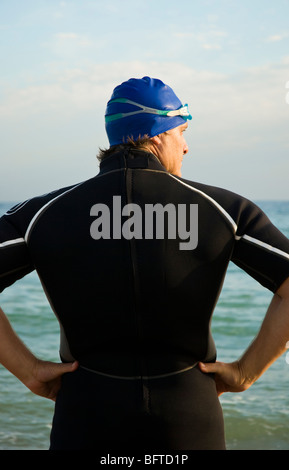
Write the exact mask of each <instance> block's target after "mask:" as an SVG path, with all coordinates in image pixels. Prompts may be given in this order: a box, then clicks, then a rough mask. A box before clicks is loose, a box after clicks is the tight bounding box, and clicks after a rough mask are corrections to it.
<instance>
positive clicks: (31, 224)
mask: <svg viewBox="0 0 289 470" xmlns="http://www.w3.org/2000/svg"><path fill="white" fill-rule="evenodd" d="M82 184H84V182H82V183H79V184H76V185H75V186H73V187H72V188H70V189H68V190H67V191H64V193H61V194H58V196H56V197H54V198H53V199H51V200H50V201H48V202H47V203H46V204H44V206H42V207H41V209H39V211H38V212H36V214H35V215H34V216H33V218H32V219H31V221H30V223H29V225H28V227H27V230H26V233H25V236H24V240H25V242H26V243H27V242H28V238H29V235H30V232H31V230H32V228H33V226H34V224H35V222H36V220H37V219H38V218H39V217H40V216H41V214H42V213H43V212H44V211H45V210H46V209H47V208H48V207H49V206H50V205H51V204H53V203H54V202H55V201H56V200H57V199H59V198H61V197H62V196H64V195H65V194H67V193H69V192H71V191H73V190H74V189H75V188H78V186H80V185H82Z"/></svg>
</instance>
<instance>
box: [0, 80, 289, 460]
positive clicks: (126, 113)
mask: <svg viewBox="0 0 289 470" xmlns="http://www.w3.org/2000/svg"><path fill="white" fill-rule="evenodd" d="M190 118H191V115H190V113H189V110H188V106H187V105H183V104H182V102H181V101H180V100H179V98H178V97H177V96H176V94H175V93H174V91H173V90H172V89H171V88H170V87H169V86H168V85H166V84H165V83H163V82H162V81H161V80H159V79H153V78H150V77H143V78H141V79H136V78H133V79H129V80H127V81H126V82H123V83H122V84H120V85H118V86H117V87H116V88H115V89H114V91H113V94H112V97H111V99H110V100H109V101H108V104H107V109H106V114H105V120H106V124H105V125H106V132H107V135H108V138H109V143H110V146H109V148H108V149H106V150H105V149H102V150H101V151H100V153H99V159H100V170H99V173H98V174H97V175H96V176H94V177H92V178H91V179H89V180H87V181H84V182H81V183H78V184H74V185H72V186H69V187H65V188H62V189H58V190H56V191H53V192H51V193H49V194H45V195H42V196H39V197H34V198H32V199H30V200H27V201H25V202H24V203H21V204H19V205H17V206H15V207H13V208H12V209H11V210H9V211H8V212H7V213H6V214H4V216H2V218H1V219H0V290H1V291H3V290H4V289H5V288H7V287H8V286H9V285H11V284H12V283H14V282H15V281H16V280H17V279H20V278H22V277H23V276H24V275H26V274H27V273H29V272H31V271H32V270H34V269H36V271H37V273H38V275H39V278H40V280H41V283H42V285H43V288H44V291H45V293H46V295H47V298H48V300H49V302H50V305H51V307H52V309H53V311H54V313H55V315H56V316H57V318H58V320H59V324H60V337H61V341H60V357H61V362H60V363H59V364H58V363H57V364H56V363H51V362H47V361H45V360H40V359H39V358H37V357H35V355H34V354H33V353H32V352H30V351H29V350H28V349H27V347H26V346H25V345H24V344H23V343H22V342H21V339H20V338H18V336H16V334H15V333H14V331H13V329H12V327H11V325H10V323H9V321H8V320H7V318H6V316H5V314H4V312H3V311H1V316H0V362H1V363H2V364H3V365H4V366H5V367H6V368H7V369H8V370H9V371H10V372H11V373H12V374H14V375H15V376H16V377H18V379H19V380H21V381H22V382H23V383H24V384H25V385H26V386H27V387H28V388H29V389H30V390H31V391H32V392H34V393H36V394H38V395H41V396H44V397H47V398H50V399H52V400H55V411H54V416H53V423H52V431H51V439H50V449H51V450H61V449H67V450H76V449H79V450H87V449H94V450H97V449H98V450H101V451H103V450H105V449H108V450H109V449H127V450H131V451H133V450H141V451H143V450H154V451H156V450H168V449H171V450H184V449H185V450H193V449H210V450H214V449H220V450H222V449H226V444H225V437H224V422H223V414H222V409H221V406H220V402H219V398H218V397H219V395H220V394H222V393H224V392H242V391H244V390H246V389H248V388H249V387H250V386H251V385H252V384H253V383H254V382H255V381H256V380H257V379H258V378H259V377H260V376H261V374H263V373H264V371H265V370H266V369H267V368H268V367H269V366H270V365H271V364H272V362H274V361H275V360H276V359H277V358H278V357H279V356H280V355H281V354H282V353H283V352H284V351H285V350H286V342H287V340H288V337H289V280H288V277H289V241H288V239H287V238H286V237H285V236H284V235H283V234H282V233H280V231H279V230H278V229H277V228H276V227H275V226H274V225H273V224H272V223H271V222H270V221H269V220H268V218H267V216H266V215H265V214H264V213H263V212H262V211H261V210H260V209H259V208H258V207H257V206H256V205H255V204H253V203H252V202H251V201H249V200H247V199H246V198H244V197H242V196H240V195H237V194H235V193H233V192H231V191H228V190H225V189H222V188H218V187H214V186H209V185H205V184H202V183H197V182H192V181H189V180H186V179H184V178H182V176H181V166H182V159H183V156H184V155H186V154H187V153H188V146H187V143H186V140H185V136H184V132H185V131H186V130H187V127H188V121H189V120H190ZM229 262H234V263H235V264H236V265H238V266H239V267H240V268H241V269H243V270H244V271H246V272H247V273H248V274H249V275H250V276H252V277H253V278H254V279H256V280H257V281H258V282H260V283H261V284H262V285H263V286H264V287H265V288H267V289H269V290H271V292H272V293H273V298H272V302H271V304H270V306H269V307H268V311H267V313H266V315H265V318H264V321H263V323H262V325H261V327H260V331H259V333H258V335H257V336H256V338H255V339H254V340H253V341H252V343H251V345H249V346H248V349H247V350H246V351H245V352H244V354H243V355H242V357H241V358H238V359H236V358H232V359H233V360H232V362H231V363H222V362H218V361H217V360H216V347H215V344H214V340H213V338H212V334H211V330H210V323H211V318H212V314H213V311H214V307H215V305H216V302H217V300H218V297H219V294H220V292H221V289H222V284H223V281H224V277H225V274H226V270H227V266H228V264H229Z"/></svg>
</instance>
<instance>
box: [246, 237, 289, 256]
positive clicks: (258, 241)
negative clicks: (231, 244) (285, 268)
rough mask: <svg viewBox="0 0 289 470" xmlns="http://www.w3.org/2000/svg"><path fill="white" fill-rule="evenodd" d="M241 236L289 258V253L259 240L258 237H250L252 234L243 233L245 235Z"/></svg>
mask: <svg viewBox="0 0 289 470" xmlns="http://www.w3.org/2000/svg"><path fill="white" fill-rule="evenodd" d="M241 238H243V239H244V240H247V241H248V242H251V243H254V244H255V245H259V246H261V247H262V248H265V249H266V250H269V251H272V252H273V253H277V254H278V255H280V256H283V257H284V258H287V259H289V254H288V253H286V252H285V251H282V250H279V248H275V247H274V246H271V245H269V244H268V243H265V242H262V241H261V240H257V238H253V237H250V235H243V237H241Z"/></svg>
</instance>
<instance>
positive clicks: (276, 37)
mask: <svg viewBox="0 0 289 470" xmlns="http://www.w3.org/2000/svg"><path fill="white" fill-rule="evenodd" d="M288 37H289V33H287V32H286V33H281V34H275V35H272V36H269V37H268V38H267V42H279V41H283V39H287V38H288Z"/></svg>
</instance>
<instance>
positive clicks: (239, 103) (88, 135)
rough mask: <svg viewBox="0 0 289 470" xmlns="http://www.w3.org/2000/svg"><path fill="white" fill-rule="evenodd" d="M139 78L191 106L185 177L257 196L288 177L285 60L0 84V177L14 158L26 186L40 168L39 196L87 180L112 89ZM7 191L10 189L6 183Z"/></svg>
mask: <svg viewBox="0 0 289 470" xmlns="http://www.w3.org/2000/svg"><path fill="white" fill-rule="evenodd" d="M72 39H73V38H72ZM144 75H150V76H153V77H158V78H160V79H162V80H163V81H165V82H166V83H167V84H168V85H170V86H171V87H172V88H173V89H174V90H175V92H176V94H177V95H178V96H179V97H180V99H181V100H182V101H183V102H184V103H189V108H190V111H191V113H192V115H193V119H192V121H190V127H189V132H187V133H186V137H187V139H188V143H189V147H190V153H189V157H188V158H187V157H186V159H185V161H184V168H185V177H187V178H189V179H199V180H200V181H203V182H207V183H209V184H217V185H221V186H224V187H227V188H229V189H230V188H232V189H234V190H235V191H236V192H241V193H242V192H244V185H247V186H248V195H249V196H250V197H252V196H251V195H253V197H256V196H255V195H257V196H258V195H261V196H260V197H262V195H268V188H270V185H271V186H272V183H271V174H272V175H275V176H274V178H275V181H279V179H278V178H279V177H278V168H281V167H282V168H283V169H284V167H286V168H287V170H288V171H287V173H289V163H288V158H287V155H288V150H289V143H288V124H289V105H288V104H287V103H286V94H287V93H288V88H286V85H288V83H287V82H288V79H289V77H288V65H287V63H286V61H285V60H283V61H282V62H280V63H279V64H272V65H267V66H264V67H254V68H250V69H246V70H243V71H242V73H239V74H238V75H229V74H221V73H215V72H211V71H210V70H195V69H193V68H192V67H190V66H189V65H184V64H181V63H178V62H175V63H174V62H163V63H162V62H147V63H145V62H142V61H130V62H114V63H108V64H90V65H89V66H86V67H80V68H74V69H72V68H71V69H66V70H64V71H61V70H51V74H50V75H48V76H47V77H46V82H45V83H43V84H33V85H30V86H26V87H23V88H19V89H16V88H15V89H13V88H12V87H11V88H9V89H8V88H6V89H5V90H4V91H5V98H4V99H2V102H1V104H0V119H1V127H2V133H3V136H4V138H3V140H2V153H3V154H5V155H6V157H5V165H3V166H2V169H1V172H2V178H3V179H4V180H5V175H6V179H7V181H9V171H12V170H9V165H10V168H12V167H11V165H12V162H13V161H14V162H15V163H14V164H15V165H16V166H17V168H18V171H19V173H20V174H21V175H22V176H23V178H24V180H25V174H26V175H27V176H26V177H27V178H28V179H29V178H32V176H31V175H34V174H35V172H36V168H38V167H39V174H38V177H37V182H36V180H35V178H34V180H33V178H32V181H31V184H33V185H36V184H37V188H38V191H35V192H38V193H41V192H44V191H42V188H43V189H45V190H46V188H47V190H49V189H50V188H54V187H55V186H57V184H58V180H59V185H60V184H62V183H63V184H64V185H65V184H71V183H73V182H76V181H78V179H84V178H85V177H88V175H89V173H90V172H91V168H89V167H90V165H91V163H90V162H91V161H92V160H93V162H94V161H95V158H94V155H95V153H96V151H97V148H98V146H105V145H107V139H106V135H105V130H104V120H103V115H104V110H105V106H106V102H107V101H108V99H109V98H110V96H111V93H112V90H113V88H114V87H115V86H116V85H118V84H119V83H121V82H122V81H124V80H127V79H128V78H130V77H142V76H144ZM39 154H40V155H41V159H40V160H39ZM80 156H81V158H80ZM91 159H92V160H91ZM72 161H74V163H73V164H72V163H71V162H72ZM39 165H40V166H39ZM55 165H57V168H58V173H57V177H56V174H55V171H54V170H55ZM66 165H67V166H68V167H69V168H70V172H69V173H67V172H66V170H65V166H66ZM5 166H6V170H5V168H4V167H5ZM41 166H42V167H44V168H45V171H43V169H42V170H41V171H40V168H41ZM260 169H261V175H260ZM7 172H8V173H7ZM13 172H14V171H13ZM74 172H75V173H74ZM64 174H65V175H66V176H65V177H66V178H69V179H68V180H67V181H66V180H65V178H64V177H63V175H64ZM257 175H259V176H258V177H257ZM57 178H58V180H57ZM256 178H257V179H256ZM61 181H62V183H61ZM280 181H281V180H280ZM1 184H2V183H1ZM275 184H276V183H275ZM238 185H239V187H238ZM278 186H279V187H278V194H281V197H284V194H285V193H286V192H287V194H288V185H287V183H286V184H285V181H283V180H282V184H281V183H280V184H279V183H278ZM259 187H260V188H259ZM4 189H5V187H4V186H2V190H1V191H4ZM28 189H30V185H29V187H28ZM7 191H8V193H9V191H10V192H13V191H12V188H9V187H8V188H7ZM14 191H16V187H15V188H14ZM272 191H273V188H272ZM282 194H283V196H282ZM28 196H29V194H28ZM288 197H289V194H288Z"/></svg>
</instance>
